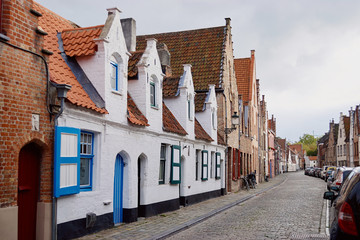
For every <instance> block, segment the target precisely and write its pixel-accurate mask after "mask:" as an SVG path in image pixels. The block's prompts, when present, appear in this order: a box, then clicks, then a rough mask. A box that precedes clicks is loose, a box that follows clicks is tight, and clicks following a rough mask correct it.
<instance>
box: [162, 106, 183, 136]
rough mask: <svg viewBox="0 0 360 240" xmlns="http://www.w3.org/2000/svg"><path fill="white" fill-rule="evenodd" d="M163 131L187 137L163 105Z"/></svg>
mask: <svg viewBox="0 0 360 240" xmlns="http://www.w3.org/2000/svg"><path fill="white" fill-rule="evenodd" d="M163 129H164V131H166V132H172V133H176V134H179V135H184V136H185V135H187V132H186V131H185V129H184V128H183V127H182V126H181V125H180V123H179V122H178V120H176V118H175V116H174V115H173V114H172V112H171V111H170V110H169V109H168V107H167V106H166V105H165V103H163Z"/></svg>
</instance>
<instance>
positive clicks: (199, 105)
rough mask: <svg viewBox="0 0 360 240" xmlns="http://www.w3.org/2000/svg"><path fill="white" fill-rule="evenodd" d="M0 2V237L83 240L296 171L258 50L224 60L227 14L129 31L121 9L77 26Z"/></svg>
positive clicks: (24, 5)
mask: <svg viewBox="0 0 360 240" xmlns="http://www.w3.org/2000/svg"><path fill="white" fill-rule="evenodd" d="M0 3H1V4H0V6H2V8H1V11H0V40H1V41H0V55H1V57H0V60H1V70H0V81H1V91H0V103H1V104H0V115H1V117H0V119H1V129H0V149H1V150H0V179H1V181H0V236H2V237H3V238H4V239H50V238H52V239H57V238H58V239H68V238H74V237H79V236H83V235H86V234H89V233H92V232H95V231H98V230H101V229H105V228H109V227H112V226H114V225H117V224H120V223H122V222H133V221H136V220H137V218H138V217H149V216H153V215H156V214H159V213H162V212H166V211H171V210H175V209H178V208H179V207H180V206H187V205H189V204H193V203H196V202H200V201H203V200H205V199H209V198H213V197H218V196H221V195H224V194H226V193H228V192H237V191H239V190H240V188H241V181H240V179H241V177H243V176H246V175H247V174H249V173H252V172H254V173H255V174H256V177H257V180H258V182H262V181H264V180H265V178H267V177H274V176H275V175H277V174H280V173H282V172H285V171H296V170H298V169H300V168H301V167H302V165H301V160H300V158H298V157H297V156H298V155H299V153H303V151H302V149H301V150H299V151H298V150H297V149H292V148H291V147H289V146H288V145H287V144H286V140H285V139H283V140H282V141H278V138H277V136H276V120H275V118H274V117H272V118H271V119H268V112H267V107H266V104H267V103H266V101H265V97H264V95H262V96H261V94H260V81H259V80H258V79H257V78H256V66H255V51H253V50H252V51H251V52H250V56H249V57H247V58H240V59H236V58H234V56H233V43H232V35H231V20H230V19H229V18H226V19H225V25H223V26H219V27H213V28H205V29H196V30H189V31H181V32H171V33H162V34H152V35H146V36H137V35H136V21H135V20H134V19H131V18H129V19H122V18H121V11H120V10H119V9H117V8H110V9H107V12H108V17H107V19H106V22H105V23H104V24H103V25H98V26H93V27H87V28H81V27H79V26H78V25H76V24H75V23H73V22H71V21H69V20H66V19H64V18H62V17H61V16H59V15H57V14H56V13H54V12H52V11H50V10H48V9H46V8H45V7H43V6H41V5H40V4H38V3H36V2H33V1H32V0H22V1H17V0H16V1H7V0H1V1H0ZM260 96H261V97H260ZM289 156H290V157H289Z"/></svg>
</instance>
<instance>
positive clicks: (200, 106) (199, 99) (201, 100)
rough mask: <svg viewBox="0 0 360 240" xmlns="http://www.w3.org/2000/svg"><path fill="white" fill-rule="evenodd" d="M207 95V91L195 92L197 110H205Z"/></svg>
mask: <svg viewBox="0 0 360 240" xmlns="http://www.w3.org/2000/svg"><path fill="white" fill-rule="evenodd" d="M206 97H207V93H206V92H197V93H196V94H195V99H194V100H195V112H202V111H204V104H205V100H206Z"/></svg>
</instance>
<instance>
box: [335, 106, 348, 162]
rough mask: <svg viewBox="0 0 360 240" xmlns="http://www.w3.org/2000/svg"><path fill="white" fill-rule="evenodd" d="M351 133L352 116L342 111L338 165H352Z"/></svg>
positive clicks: (339, 129)
mask: <svg viewBox="0 0 360 240" xmlns="http://www.w3.org/2000/svg"><path fill="white" fill-rule="evenodd" d="M349 134H350V118H349V117H348V116H345V115H343V114H342V113H340V119H339V127H338V133H337V135H338V138H337V143H336V153H337V154H336V166H350V154H349V153H350V152H349Z"/></svg>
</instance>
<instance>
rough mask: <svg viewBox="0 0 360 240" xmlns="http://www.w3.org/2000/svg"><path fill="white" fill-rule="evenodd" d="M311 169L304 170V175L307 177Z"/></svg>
mask: <svg viewBox="0 0 360 240" xmlns="http://www.w3.org/2000/svg"><path fill="white" fill-rule="evenodd" d="M311 169H313V167H308V168H306V169H305V172H304V174H305V175H309V172H310V170H311Z"/></svg>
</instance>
